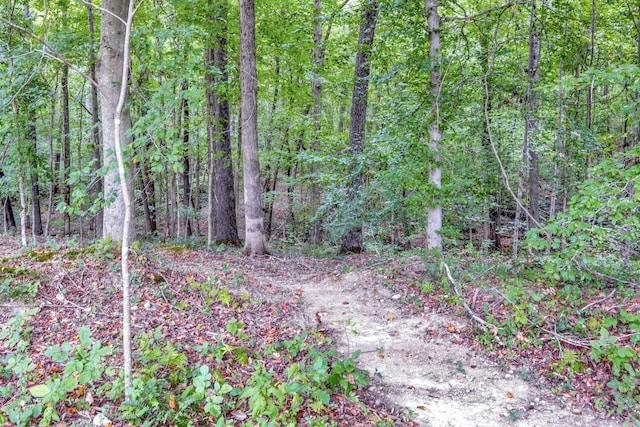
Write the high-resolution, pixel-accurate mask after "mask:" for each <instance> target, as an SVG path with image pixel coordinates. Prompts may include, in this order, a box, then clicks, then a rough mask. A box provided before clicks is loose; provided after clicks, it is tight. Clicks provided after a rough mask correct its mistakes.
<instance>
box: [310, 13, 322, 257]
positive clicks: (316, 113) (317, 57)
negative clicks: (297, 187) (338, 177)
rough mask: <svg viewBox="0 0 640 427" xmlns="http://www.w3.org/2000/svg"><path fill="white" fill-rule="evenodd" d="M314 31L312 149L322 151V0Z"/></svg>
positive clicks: (315, 192) (315, 194) (318, 231)
mask: <svg viewBox="0 0 640 427" xmlns="http://www.w3.org/2000/svg"><path fill="white" fill-rule="evenodd" d="M313 4H314V21H315V24H314V31H313V43H314V48H313V78H312V80H311V86H312V91H313V107H312V109H311V120H312V122H313V131H314V134H313V140H312V142H311V150H312V151H313V152H316V153H317V152H319V151H320V130H321V127H322V125H321V122H320V117H321V115H322V79H321V78H320V74H319V73H320V69H321V67H322V63H323V60H324V48H323V45H322V0H314V2H313ZM315 169H316V165H315V164H313V163H312V164H311V167H310V170H309V175H310V176H311V179H312V180H313V181H312V183H311V215H313V218H314V219H313V228H312V229H311V243H312V244H314V245H319V244H320V243H322V218H321V217H320V216H319V215H318V208H319V207H320V186H319V184H318V182H317V179H316V177H315V176H314V175H315V172H316V171H315Z"/></svg>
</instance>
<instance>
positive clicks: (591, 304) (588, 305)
mask: <svg viewBox="0 0 640 427" xmlns="http://www.w3.org/2000/svg"><path fill="white" fill-rule="evenodd" d="M616 291H617V289H614V290H613V291H611V293H610V294H609V295H607V296H606V297H604V298H600V299H599V300H598V301H594V302H592V303H589V304H587V305H585V306H584V307H582V308H581V309H580V310H578V313H582V312H583V311H585V310H586V309H587V308H589V307H593V306H594V305H596V304H600V303H601V302H604V301H606V300H608V299H609V298H611V297H612V296H613V295H614V294H615V293H616Z"/></svg>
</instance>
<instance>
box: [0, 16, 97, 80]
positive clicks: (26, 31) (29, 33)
mask: <svg viewBox="0 0 640 427" xmlns="http://www.w3.org/2000/svg"><path fill="white" fill-rule="evenodd" d="M0 22H2V23H3V24H5V25H8V26H10V27H11V28H15V29H16V30H18V31H21V32H23V33H24V34H26V35H27V36H29V37H31V38H32V39H34V40H36V41H37V42H38V43H40V44H42V45H43V46H44V47H46V48H47V49H48V50H49V51H51V53H53V57H54V58H55V59H57V60H58V61H60V62H62V63H63V64H65V65H66V66H67V67H69V68H70V69H72V70H73V71H75V72H76V73H78V75H80V76H81V77H82V78H83V79H85V80H86V81H88V82H89V83H91V84H92V85H93V86H95V87H97V88H98V89H100V88H99V87H98V83H97V82H96V81H95V80H93V79H92V78H91V77H89V76H88V75H87V74H85V73H84V72H83V71H82V70H80V69H79V68H78V67H76V66H75V65H73V64H72V63H70V62H69V61H67V60H66V58H65V57H64V56H63V55H62V54H61V53H60V52H58V51H57V50H56V49H54V48H53V47H52V46H51V45H50V44H49V43H47V42H46V41H44V40H43V39H41V38H40V37H38V36H37V35H35V34H34V33H33V32H32V31H31V30H29V29H28V28H24V27H21V26H20V25H18V24H14V23H13V22H11V21H9V20H8V19H5V18H3V17H0Z"/></svg>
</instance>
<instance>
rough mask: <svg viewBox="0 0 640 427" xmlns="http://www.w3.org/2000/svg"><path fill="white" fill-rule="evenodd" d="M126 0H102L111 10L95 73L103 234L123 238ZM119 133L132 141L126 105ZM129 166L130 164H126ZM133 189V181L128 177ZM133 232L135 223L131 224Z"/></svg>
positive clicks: (105, 15) (104, 22) (104, 23)
mask: <svg viewBox="0 0 640 427" xmlns="http://www.w3.org/2000/svg"><path fill="white" fill-rule="evenodd" d="M127 5H128V1H127V0H103V3H102V8H103V9H104V10H108V11H110V12H111V13H103V14H102V27H101V32H100V40H101V44H100V59H99V60H98V66H97V70H96V74H97V77H98V85H99V89H100V101H101V102H100V104H101V107H102V141H103V156H104V164H105V165H106V166H108V170H107V173H106V174H105V176H104V197H105V204H106V206H105V208H104V217H103V218H104V221H103V237H104V238H108V239H111V240H112V241H118V242H120V241H122V239H123V232H124V217H125V213H126V212H125V211H126V206H125V200H124V196H123V193H122V189H121V188H120V182H119V178H118V171H117V170H116V168H115V161H116V158H115V155H114V152H115V140H116V133H115V132H116V126H115V119H116V106H117V104H118V98H119V96H120V85H121V82H122V78H123V76H122V70H123V67H124V34H125V24H124V22H125V21H126V19H127ZM120 123H121V124H120V126H119V135H118V137H119V138H120V141H121V142H122V145H123V149H124V147H125V146H126V145H127V144H128V143H129V139H128V137H127V132H128V131H129V129H131V117H130V115H129V110H128V109H124V110H123V111H122V115H121V117H120ZM125 166H126V167H127V169H129V167H128V165H125ZM127 185H128V186H129V189H131V181H130V180H129V179H128V180H127ZM131 232H133V227H131Z"/></svg>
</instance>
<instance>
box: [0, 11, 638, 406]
mask: <svg viewBox="0 0 640 427" xmlns="http://www.w3.org/2000/svg"><path fill="white" fill-rule="evenodd" d="M242 4H244V5H246V4H247V3H246V2H243V3H242ZM242 4H238V2H235V1H231V2H228V1H217V0H209V1H204V0H193V1H192V0H170V1H161V0H153V1H151V0H149V1H146V2H141V3H139V4H138V5H136V8H137V9H136V15H135V23H134V26H133V30H132V34H131V46H130V48H131V64H130V68H129V69H128V73H127V77H128V80H129V85H128V97H127V98H126V104H125V106H124V111H125V113H126V115H127V116H130V119H131V123H130V129H129V130H127V128H128V127H129V124H128V123H126V124H125V125H123V126H125V131H126V133H123V136H124V138H123V145H124V154H125V156H124V157H125V159H126V164H127V179H128V184H129V186H130V189H131V190H132V194H133V197H134V204H133V205H134V215H133V218H134V225H135V233H136V237H135V238H136V239H139V240H149V241H152V242H155V241H158V240H161V241H164V242H166V241H178V242H183V243H185V242H186V243H189V242H191V243H193V244H196V245H202V246H205V243H204V238H205V236H206V246H207V248H209V249H213V248H219V247H220V245H230V246H234V245H239V244H240V241H241V240H245V237H246V232H245V233H243V232H242V231H241V230H242V229H245V230H253V231H255V230H258V231H259V232H260V238H261V239H263V242H264V241H266V242H271V244H275V242H277V246H278V247H284V248H286V247H287V246H290V247H296V246H297V245H299V244H302V243H304V244H311V245H316V246H318V247H321V248H329V250H332V251H333V250H335V251H341V252H363V251H365V250H366V251H369V252H381V251H382V252H385V253H386V252H389V253H393V252H397V251H401V250H410V249H415V248H427V249H435V250H436V251H439V252H441V253H443V254H446V255H447V256H450V257H456V256H457V255H458V254H460V256H463V255H472V258H475V259H479V258H483V259H488V260H489V261H487V262H489V263H493V264H494V265H495V266H496V268H498V267H499V266H500V265H501V264H503V263H505V262H508V260H509V259H511V260H513V262H514V263H517V262H521V263H524V264H526V266H527V268H531V269H532V270H530V271H535V272H536V273H535V280H534V281H535V282H536V283H540V282H544V283H545V284H547V285H549V286H558V287H560V288H561V289H563V290H566V291H567V292H568V295H573V296H575V295H577V294H580V293H581V292H584V293H586V294H589V293H591V294H589V295H592V296H594V297H595V296H597V295H600V294H601V293H602V292H604V295H605V296H606V295H610V296H611V297H613V296H614V295H615V296H616V297H621V298H623V300H624V301H626V302H630V303H631V304H635V302H637V288H638V279H639V277H640V274H639V273H640V263H639V262H638V261H639V251H640V244H639V243H638V242H639V241H640V240H639V239H638V237H639V236H638V234H639V232H640V216H639V215H638V193H637V189H636V186H637V185H638V179H639V177H640V173H639V172H640V163H639V159H640V151H639V150H640V148H638V147H639V146H638V141H639V139H640V118H639V114H638V108H639V104H640V68H639V67H640V6H639V5H638V4H635V3H633V2H629V1H627V0H612V1H607V2H601V1H596V0H591V1H588V0H571V1H568V0H567V1H559V0H558V1H551V0H547V1H542V0H529V1H524V0H522V1H507V2H504V3H498V2H495V1H465V0H460V1H438V2H436V1H433V0H427V1H426V2H424V3H423V2H419V1H411V0H396V1H391V0H390V1H381V2H376V1H362V2H356V1H342V0H340V1H332V0H328V1H320V0H315V1H313V2H311V1H297V0H296V1H289V2H286V3H283V2H278V1H272V0H264V1H259V2H257V3H256V4H255V27H254V26H253V25H250V26H249V27H251V28H254V29H255V52H253V53H252V52H251V51H246V50H244V48H243V45H242V43H241V42H240V40H241V37H240V34H241V32H242V31H245V30H247V28H249V27H247V25H246V21H244V22H245V24H244V27H243V25H241V24H240V23H241V19H240V15H241V11H242V10H244V9H243V8H242V7H241V5H242ZM118 5H119V6H121V7H122V6H126V4H125V2H122V1H115V0H105V1H104V2H103V4H92V3H91V2H90V1H85V2H81V1H66V0H58V1H24V0H22V1H19V0H8V1H5V2H3V3H2V4H1V5H0V58H2V60H1V61H0V123H1V125H0V197H1V198H2V201H3V210H4V215H3V216H2V224H1V226H2V230H3V232H4V233H14V230H15V229H18V228H22V229H21V241H22V244H23V246H29V245H33V244H36V243H37V242H43V241H44V240H46V239H49V238H52V237H54V236H55V237H63V238H65V239H74V240H75V241H77V242H80V243H81V244H83V243H84V242H87V241H90V240H93V239H95V238H102V237H106V238H108V240H109V239H110V240H114V241H118V240H121V239H122V235H123V234H122V228H121V226H122V223H123V214H122V212H123V210H122V209H120V208H119V206H120V204H121V201H120V197H121V195H120V189H119V180H118V178H117V177H116V174H115V170H116V169H115V162H114V160H113V159H114V146H113V144H112V141H111V140H110V139H109V138H105V135H107V134H106V133H103V131H104V128H105V121H104V119H103V117H105V116H104V114H105V111H107V110H108V109H112V108H113V106H114V105H115V102H113V103H112V104H113V105H112V104H110V103H104V100H105V99H107V98H104V96H106V95H105V94H106V93H107V92H108V91H109V89H113V88H116V89H118V88H119V86H120V81H121V80H122V77H121V76H120V77H116V76H113V75H109V74H108V73H109V72H115V71H117V67H112V65H113V64H116V65H117V59H118V55H121V52H119V51H118V49H116V48H113V46H116V45H115V44H110V43H111V41H112V40H111V37H115V39H118V40H122V34H123V33H122V32H121V28H120V29H119V27H118V25H120V24H117V23H116V24H109V25H112V27H109V25H105V21H106V20H107V19H111V18H114V17H115V18H117V16H118V14H119V13H120V12H117V13H116V12H113V13H110V12H105V11H113V10H115V9H114V7H115V6H118ZM252 6H253V5H252ZM123 10H124V11H125V12H126V8H125V9H123ZM105 16H106V17H110V18H105ZM111 20H112V21H114V22H115V21H117V19H111ZM109 28H112V29H113V28H115V29H116V31H115V33H114V34H116V36H113V34H112V33H109V32H108V31H109ZM122 28H124V27H122ZM115 39H114V40H115ZM109 49H111V50H109ZM109 52H111V53H114V55H113V57H112V59H113V58H116V62H114V63H109V62H108V58H109ZM243 52H245V53H246V52H248V54H249V57H250V58H253V60H255V69H256V70H257V80H255V79H249V81H253V83H254V84H255V83H257V89H256V90H257V104H256V105H255V108H256V110H255V111H256V113H257V116H256V115H255V114H252V113H251V114H247V113H244V112H245V110H244V109H243V108H241V107H242V105H245V106H246V105H248V104H243V102H244V101H242V99H244V96H245V95H246V93H247V91H245V92H244V93H241V82H242V80H243V79H242V78H243V76H246V75H247V74H245V71H246V70H249V69H245V67H247V62H243V59H242V57H243ZM354 59H355V70H354ZM120 60H122V58H120ZM109 64H111V65H109ZM110 67H111V68H110ZM247 72H248V71H247ZM91 81H96V82H97V84H96V85H92V84H91ZM252 90H253V89H252ZM101 97H103V98H101ZM100 99H102V101H100ZM241 111H242V112H243V113H244V114H245V116H251V117H252V118H254V119H257V129H255V130H256V132H255V133H254V132H252V131H251V129H250V128H249V127H248V126H246V125H244V123H246V117H245V118H243V117H242V114H241ZM247 111H249V110H247ZM101 114H102V116H101ZM127 120H128V119H127ZM123 123H125V122H124V121H123ZM247 135H250V136H247ZM243 138H244V139H245V140H248V139H249V138H255V144H256V147H257V152H253V151H251V150H250V148H251V147H250V146H248V145H246V144H247V143H246V141H243ZM243 156H245V158H244V159H243ZM247 156H248V157H249V158H250V159H249V161H250V162H251V161H255V162H254V163H247ZM258 161H259V169H255V170H257V171H258V172H259V176H258V175H257V173H254V172H255V170H254V169H248V167H249V166H251V167H256V166H257V165H258ZM248 170H251V171H253V172H251V173H250V174H249V173H247V171H248ZM248 176H250V177H256V176H258V178H259V179H258V180H255V179H254V180H253V185H254V187H247V185H251V184H247V182H251V179H247V177H248ZM256 190H257V191H256ZM256 201H257V202H256ZM248 203H251V204H248ZM18 212H19V213H20V214H21V218H19V217H18V215H17V213H18ZM258 217H259V219H258ZM247 218H250V221H247ZM258 220H259V222H260V225H259V226H255V227H254V225H255V224H256V223H255V221H258ZM118 227H120V228H119V229H118ZM118 230H119V231H118ZM239 230H240V232H239ZM248 240H250V239H247V241H248ZM246 245H247V243H246V242H245V248H246V247H247V246H246ZM258 246H259V247H258V249H256V248H255V247H250V248H249V250H248V251H247V252H248V253H262V252H264V250H266V248H265V246H264V244H263V243H261V244H260V245H258ZM425 256H427V255H425ZM485 257H486V258H485ZM434 274H436V275H437V272H434ZM440 274H443V273H442V271H441V272H440ZM532 274H533V273H532ZM609 292H611V293H609ZM616 292H618V293H617V294H616ZM525 294H526V293H523V294H518V296H517V297H518V298H520V299H522V300H523V301H524V302H526V303H530V302H531V298H533V297H532V296H531V295H529V294H526V295H525ZM515 298H516V297H515V296H513V299H515ZM533 299H534V300H535V298H533ZM535 302H536V303H537V302H539V300H538V301H535ZM513 306H514V307H518V303H517V302H516V303H514V304H513ZM525 307H528V306H527V305H526V304H525ZM518 310H523V308H520V309H518ZM605 314H606V316H611V313H602V315H603V316H605ZM616 316H618V317H616ZM606 318H608V317H606ZM613 318H615V319H616V320H615V321H613V320H609V321H603V320H602V318H598V319H600V320H598V321H597V325H593V326H590V327H589V328H587V329H586V330H585V331H587V332H588V333H589V334H592V335H593V338H594V339H596V341H597V340H600V341H597V342H599V343H600V344H598V345H599V346H600V347H598V349H599V350H598V351H600V350H602V348H604V347H603V346H605V344H606V348H607V349H610V351H609V352H607V351H601V352H600V353H597V354H594V353H591V358H592V359H593V360H596V361H598V360H602V359H605V358H608V359H607V360H608V361H609V362H611V363H612V364H613V366H614V367H615V368H614V369H613V373H614V376H615V377H616V378H617V379H616V380H615V381H618V383H612V384H610V386H611V388H613V389H615V390H618V392H619V396H622V397H621V398H620V399H622V400H620V401H619V402H618V404H617V405H618V406H617V408H618V409H619V410H620V411H621V412H624V413H626V414H629V413H633V411H634V409H632V408H636V409H635V410H636V416H637V404H638V398H639V395H638V392H637V391H634V390H635V385H637V383H638V381H639V380H638V378H639V377H638V375H640V374H639V373H638V356H637V352H636V353H635V355H633V354H629V352H628V351H627V350H624V351H620V352H618V349H620V348H628V349H634V348H636V349H637V346H638V342H639V339H638V328H640V326H638V325H640V320H638V314H637V312H635V313H634V312H633V311H625V309H621V310H619V311H618V312H617V314H616V313H614V315H613ZM493 320H496V319H493ZM493 320H492V321H493ZM517 322H518V321H517V318H516V323H517ZM614 323H615V325H614ZM526 324H528V321H527V320H525V321H523V323H522V325H520V326H525V325H526ZM616 325H624V326H625V328H630V329H629V330H628V331H627V332H629V333H630V335H625V337H624V340H623V341H619V342H618V344H616V342H615V340H614V341H611V340H609V338H608V337H609V335H608V334H609V330H608V329H607V328H611V327H615V326H616ZM573 326H575V325H573ZM587 332H585V333H587ZM589 336H591V335H589ZM603 340H604V341H603ZM589 346H590V344H589ZM578 347H580V346H578ZM572 351H573V350H572ZM576 354H577V353H576ZM565 356H567V355H566V354H565ZM567 357H570V358H571V357H573V355H569V356H567ZM563 360H564V359H563ZM563 368H567V369H576V370H579V369H581V368H580V365H579V364H576V365H574V364H572V363H571V362H567V365H565V366H564V367H563ZM625 411H627V412H625ZM629 411H630V412H629Z"/></svg>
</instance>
